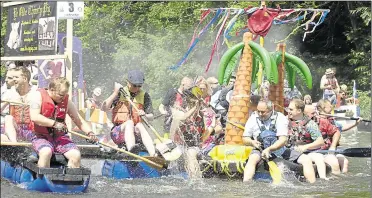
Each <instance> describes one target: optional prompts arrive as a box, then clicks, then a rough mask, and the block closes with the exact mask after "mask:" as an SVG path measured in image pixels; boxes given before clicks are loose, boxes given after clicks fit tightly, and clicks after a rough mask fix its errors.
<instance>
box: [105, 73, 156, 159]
mask: <svg viewBox="0 0 372 198" xmlns="http://www.w3.org/2000/svg"><path fill="white" fill-rule="evenodd" d="M144 81H145V76H144V74H143V72H141V71H140V70H131V71H129V72H128V77H127V86H125V87H123V86H122V85H121V84H119V83H116V82H115V85H114V92H113V93H112V94H111V95H110V96H109V97H108V98H107V99H106V100H105V101H103V110H104V111H106V110H108V109H111V110H112V123H113V124H114V127H113V128H112V129H111V139H112V140H113V141H114V142H115V144H117V145H118V146H119V147H122V146H124V144H125V145H126V148H127V150H128V151H130V152H132V153H133V152H134V153H136V152H138V149H139V145H137V144H136V136H140V138H141V140H142V143H143V144H144V146H145V147H146V149H147V151H148V153H149V155H150V156H155V154H156V153H155V146H154V142H153V140H152V139H151V136H150V135H149V133H148V131H147V130H146V128H145V126H144V125H143V124H142V122H141V121H142V118H141V117H142V116H145V117H146V118H147V119H148V120H152V119H153V117H154V116H153V108H152V102H151V98H150V95H149V94H148V93H147V92H145V91H143V90H142V89H141V87H142V85H143V83H144ZM126 96H129V97H130V99H131V100H132V102H134V103H135V104H136V106H137V108H138V109H139V110H140V111H137V110H136V109H135V108H134V107H132V105H131V103H130V102H129V101H127V99H126ZM138 133H139V134H138Z"/></svg>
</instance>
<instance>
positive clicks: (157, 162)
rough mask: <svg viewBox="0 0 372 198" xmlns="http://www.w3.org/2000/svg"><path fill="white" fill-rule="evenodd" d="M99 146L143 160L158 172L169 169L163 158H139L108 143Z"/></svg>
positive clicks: (86, 137)
mask: <svg viewBox="0 0 372 198" xmlns="http://www.w3.org/2000/svg"><path fill="white" fill-rule="evenodd" d="M69 133H72V134H74V135H77V136H79V137H82V138H84V139H87V140H89V139H90V138H89V137H88V136H86V135H83V134H80V133H77V132H73V131H69ZM97 143H98V144H101V145H103V146H106V147H109V148H111V149H114V150H116V151H119V152H122V153H125V154H127V155H129V156H131V157H134V158H136V159H139V160H142V161H143V162H145V163H146V164H148V165H149V166H151V167H153V168H156V169H158V170H162V169H166V168H167V163H166V161H165V160H163V159H161V158H157V159H156V157H150V156H144V157H142V156H139V155H136V154H133V153H131V152H128V151H126V150H124V149H120V148H116V147H113V146H111V145H109V144H106V143H103V142H97Z"/></svg>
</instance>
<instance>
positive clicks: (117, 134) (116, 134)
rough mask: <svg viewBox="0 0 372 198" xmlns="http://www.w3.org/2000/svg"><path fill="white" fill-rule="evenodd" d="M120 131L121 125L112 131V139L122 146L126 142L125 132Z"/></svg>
mask: <svg viewBox="0 0 372 198" xmlns="http://www.w3.org/2000/svg"><path fill="white" fill-rule="evenodd" d="M120 129H121V125H118V126H114V127H113V128H112V129H111V139H112V141H113V142H114V143H115V144H117V145H119V144H122V143H124V141H125V137H124V132H121V130H120Z"/></svg>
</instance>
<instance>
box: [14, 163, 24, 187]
mask: <svg viewBox="0 0 372 198" xmlns="http://www.w3.org/2000/svg"><path fill="white" fill-rule="evenodd" d="M22 169H23V168H22V167H21V166H16V167H15V168H14V172H13V176H12V181H13V182H14V183H16V184H19V183H20V182H21V174H22Z"/></svg>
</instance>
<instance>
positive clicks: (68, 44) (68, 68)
mask: <svg viewBox="0 0 372 198" xmlns="http://www.w3.org/2000/svg"><path fill="white" fill-rule="evenodd" d="M72 39H73V19H67V28H66V50H65V53H66V55H67V58H66V61H65V65H66V78H67V80H68V81H69V82H70V84H71V85H70V88H69V90H68V95H69V99H70V100H72V86H73V85H72ZM65 121H66V125H67V128H68V130H69V131H71V130H72V122H71V118H70V116H66V120H65ZM69 135H70V137H71V134H69Z"/></svg>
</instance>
